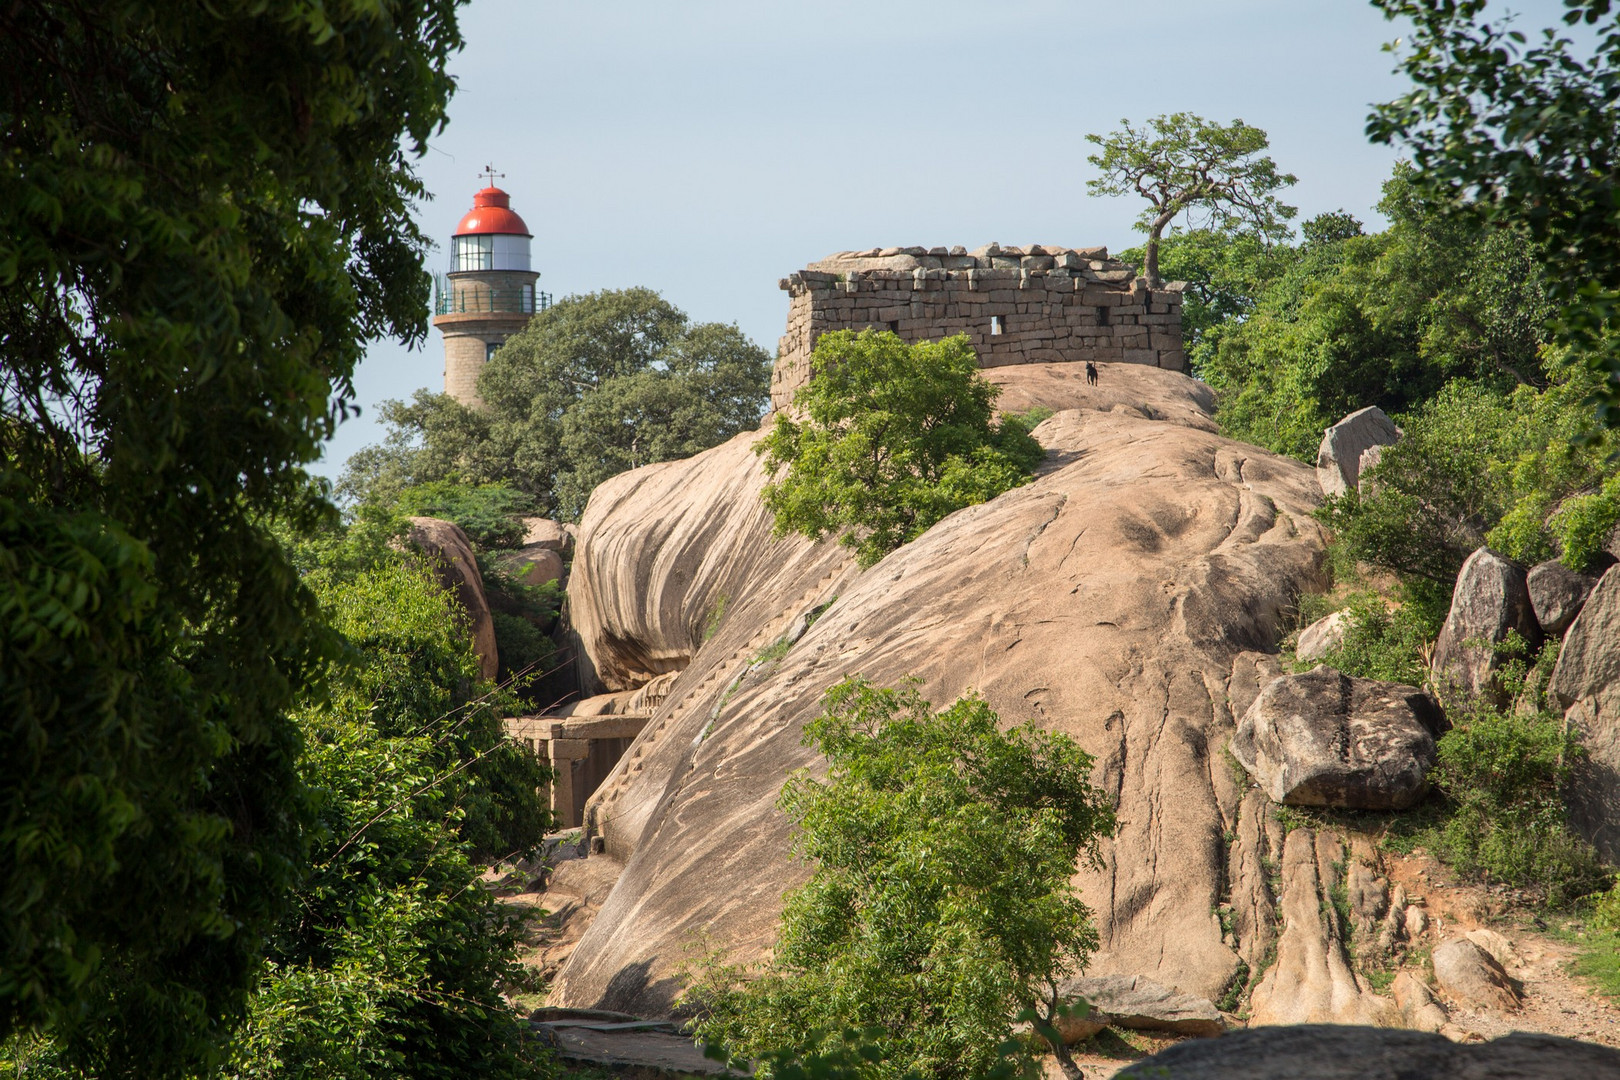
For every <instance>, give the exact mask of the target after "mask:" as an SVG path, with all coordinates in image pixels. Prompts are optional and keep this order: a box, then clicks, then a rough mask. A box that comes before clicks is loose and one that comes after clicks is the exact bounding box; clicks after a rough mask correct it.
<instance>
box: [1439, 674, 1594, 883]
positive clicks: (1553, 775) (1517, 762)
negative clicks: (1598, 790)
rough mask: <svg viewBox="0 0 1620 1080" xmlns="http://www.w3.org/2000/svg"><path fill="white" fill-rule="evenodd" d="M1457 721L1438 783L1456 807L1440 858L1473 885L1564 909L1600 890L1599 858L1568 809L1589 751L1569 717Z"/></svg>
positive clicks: (1460, 717) (1485, 713) (1445, 827)
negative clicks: (1525, 893)
mask: <svg viewBox="0 0 1620 1080" xmlns="http://www.w3.org/2000/svg"><path fill="white" fill-rule="evenodd" d="M1452 722H1453V728H1452V730H1451V731H1450V732H1448V733H1446V735H1445V736H1444V737H1442V738H1441V739H1440V744H1439V758H1440V760H1439V764H1438V765H1437V766H1436V767H1435V770H1434V774H1433V779H1434V782H1435V785H1436V786H1437V787H1438V788H1439V789H1440V791H1441V792H1442V793H1443V794H1444V795H1445V797H1446V800H1447V802H1448V803H1449V804H1450V811H1449V813H1448V815H1447V818H1446V820H1445V822H1444V823H1443V824H1441V825H1440V826H1439V827H1438V828H1437V830H1436V833H1435V837H1434V847H1435V854H1436V855H1437V856H1439V857H1440V858H1441V859H1443V860H1445V861H1446V862H1447V863H1448V864H1450V865H1451V866H1452V867H1454V868H1455V869H1456V870H1458V871H1459V872H1460V873H1462V874H1464V875H1465V876H1468V877H1473V878H1477V879H1481V880H1484V881H1495V882H1501V883H1503V884H1507V885H1513V886H1518V887H1525V888H1533V889H1535V890H1537V891H1538V892H1540V893H1542V894H1543V895H1544V896H1545V897H1546V898H1547V901H1548V902H1549V903H1550V904H1552V905H1554V906H1557V905H1560V904H1563V903H1565V902H1566V901H1568V900H1570V899H1572V898H1574V897H1577V896H1581V895H1584V894H1586V893H1588V892H1590V891H1592V889H1594V888H1596V887H1598V885H1599V884H1600V881H1601V879H1600V875H1599V866H1598V862H1597V856H1596V854H1595V853H1594V852H1593V851H1592V849H1591V847H1590V846H1589V845H1588V844H1586V843H1585V842H1584V841H1583V840H1581V839H1580V838H1579V837H1578V836H1576V835H1575V834H1574V833H1573V832H1572V831H1571V830H1570V828H1569V821H1568V814H1567V811H1566V810H1565V808H1564V800H1563V792H1564V787H1565V785H1566V784H1567V783H1568V781H1569V777H1570V773H1571V768H1572V766H1573V764H1574V763H1575V762H1576V761H1578V760H1579V759H1580V757H1581V756H1582V754H1583V751H1582V749H1581V745H1580V740H1579V738H1578V737H1577V736H1576V735H1575V734H1574V733H1573V732H1570V731H1568V730H1566V729H1565V726H1564V723H1563V720H1562V718H1561V717H1558V716H1555V715H1552V714H1550V713H1545V712H1539V713H1534V714H1528V715H1519V714H1515V713H1507V712H1502V711H1499V710H1496V709H1492V708H1489V707H1488V706H1485V705H1480V704H1476V705H1473V706H1472V707H1470V708H1468V709H1466V710H1465V711H1463V712H1461V713H1460V714H1454V716H1453V721H1452Z"/></svg>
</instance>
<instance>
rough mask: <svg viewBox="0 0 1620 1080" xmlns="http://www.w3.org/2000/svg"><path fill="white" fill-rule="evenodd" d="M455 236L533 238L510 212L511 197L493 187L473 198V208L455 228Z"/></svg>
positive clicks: (521, 220)
mask: <svg viewBox="0 0 1620 1080" xmlns="http://www.w3.org/2000/svg"><path fill="white" fill-rule="evenodd" d="M455 235H456V236H495V235H499V236H533V235H534V234H533V233H531V232H529V227H528V226H527V225H525V224H523V219H522V218H520V217H518V216H517V214H516V213H514V212H513V210H512V196H510V195H508V194H507V193H506V192H504V191H502V190H501V189H500V188H498V187H494V186H493V185H492V186H490V187H487V188H485V189H484V190H482V191H480V192H478V193H477V194H475V195H474V196H473V208H472V209H471V210H469V211H467V212H466V213H465V214H464V215H462V218H461V224H459V225H457V226H456V231H455Z"/></svg>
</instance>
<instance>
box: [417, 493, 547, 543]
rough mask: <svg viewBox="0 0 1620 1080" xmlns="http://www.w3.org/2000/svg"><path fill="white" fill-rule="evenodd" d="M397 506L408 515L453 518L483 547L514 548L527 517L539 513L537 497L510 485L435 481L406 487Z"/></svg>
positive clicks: (471, 538)
mask: <svg viewBox="0 0 1620 1080" xmlns="http://www.w3.org/2000/svg"><path fill="white" fill-rule="evenodd" d="M394 509H395V510H396V511H397V512H398V513H400V514H404V515H408V516H415V517H436V518H443V519H444V520H446V521H453V522H455V523H456V524H457V525H459V526H461V529H462V531H463V532H465V533H466V534H467V537H468V539H470V540H471V541H472V542H473V543H475V544H477V545H478V546H479V547H481V548H513V547H517V546H518V545H520V544H522V543H523V531H524V528H523V518H524V516H525V515H531V514H534V513H536V512H537V509H538V504H537V503H536V502H535V500H534V498H533V496H531V495H529V494H528V493H526V492H522V491H518V490H517V489H516V488H513V487H509V486H507V485H506V484H478V485H471V484H463V483H460V482H458V481H455V480H433V481H430V482H428V483H425V484H416V485H415V486H413V487H408V488H405V489H404V490H403V491H401V492H400V493H399V498H398V501H397V502H396V503H395V506H394Z"/></svg>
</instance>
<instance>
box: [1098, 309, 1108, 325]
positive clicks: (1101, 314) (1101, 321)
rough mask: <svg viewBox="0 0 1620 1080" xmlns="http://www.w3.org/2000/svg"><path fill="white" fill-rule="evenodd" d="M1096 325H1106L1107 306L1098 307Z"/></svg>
mask: <svg viewBox="0 0 1620 1080" xmlns="http://www.w3.org/2000/svg"><path fill="white" fill-rule="evenodd" d="M1097 325H1098V326H1107V325H1108V309H1107V308H1105V307H1100V308H1098V309H1097Z"/></svg>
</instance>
